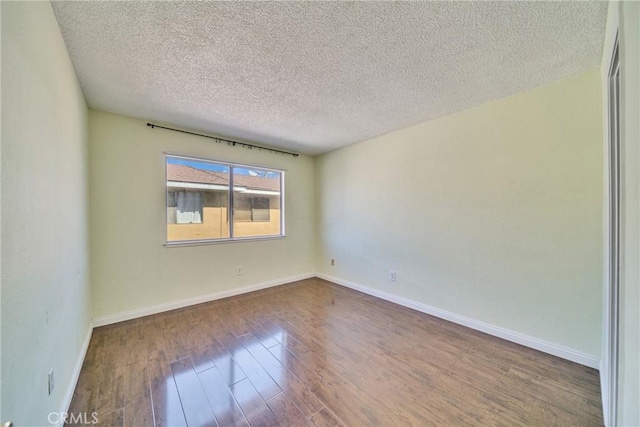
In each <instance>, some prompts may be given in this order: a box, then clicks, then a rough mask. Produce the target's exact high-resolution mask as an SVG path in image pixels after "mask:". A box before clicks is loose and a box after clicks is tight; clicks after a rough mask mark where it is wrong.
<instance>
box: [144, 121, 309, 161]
mask: <svg viewBox="0 0 640 427" xmlns="http://www.w3.org/2000/svg"><path fill="white" fill-rule="evenodd" d="M147 126H149V127H150V128H151V129H153V128H158V129H166V130H172V131H174V132H180V133H187V134H189V135H195V136H201V137H203V138H209V139H213V140H214V141H216V142H217V143H218V144H221V143H223V142H226V143H227V144H228V145H233V146H234V147H235V146H236V145H240V146H241V147H244V148H248V149H250V150H252V149H254V148H257V149H258V150H260V151H262V150H264V151H270V152H272V153H277V154H288V155H290V156H293V157H298V156H299V154H297V153H291V152H289V151H282V150H276V149H275V148H267V147H260V146H259V145H253V144H247V143H246V142H238V141H231V140H229V139H224V138H218V137H215V136H209V135H203V134H201V133H195V132H189V131H186V130H180V129H174V128H168V127H164V126H160V125H156V124H154V123H147Z"/></svg>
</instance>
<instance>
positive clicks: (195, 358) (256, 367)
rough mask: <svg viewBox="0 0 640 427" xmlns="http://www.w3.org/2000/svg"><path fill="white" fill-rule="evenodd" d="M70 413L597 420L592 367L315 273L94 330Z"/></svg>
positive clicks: (175, 419) (226, 420) (222, 419)
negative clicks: (242, 293)
mask: <svg viewBox="0 0 640 427" xmlns="http://www.w3.org/2000/svg"><path fill="white" fill-rule="evenodd" d="M70 412H71V413H73V414H79V413H87V414H89V415H88V416H87V417H85V418H80V419H89V420H92V416H91V414H92V413H93V412H96V416H97V418H98V420H99V424H100V425H106V426H155V427H160V426H171V427H173V426H187V425H188V426H242V427H245V426H278V425H281V426H371V425H378V426H396V425H415V426H431V425H433V426H467V425H478V426H480V425H482V426H484V425H492V426H494V425H495V426H525V425H527V426H529V425H531V426H545V427H546V426H554V425H555V426H602V425H603V419H602V411H601V404H600V386H599V378H598V372H597V371H596V370H594V369H590V368H587V367H584V366H581V365H578V364H575V363H572V362H568V361H566V360H563V359H559V358H557V357H553V356H550V355H547V354H544V353H541V352H538V351H535V350H532V349H529V348H526V347H522V346H519V345H517V344H514V343H511V342H508V341H504V340H501V339H499V338H495V337H492V336H489V335H486V334H483V333H481V332H477V331H474V330H471V329H468V328H465V327H463V326H460V325H456V324H453V323H450V322H446V321H444V320H441V319H437V318H434V317H432V316H428V315H426V314H423V313H419V312H417V311H413V310H410V309H408V308H405V307H401V306H398V305H395V304H392V303H390V302H387V301H383V300H380V299H377V298H374V297H371V296H369V295H365V294H362V293H359V292H356V291H353V290H350V289H346V288H343V287H340V286H338V285H335V284H332V283H329V282H327V281H324V280H321V279H308V280H303V281H300V282H295V283H290V284H287V285H283V286H278V287H275V288H270V289H266V290H262V291H258V292H253V293H250V294H245V295H240V296H236V297H232V298H227V299H223V300H218V301H212V302H209V303H205V304H200V305H196V306H192V307H187V308H183V309H179V310H174V311H171V312H166V313H161V314H157V315H153V316H148V317H144V318H140V319H136V320H132V321H128V322H122V323H118V324H115V325H110V326H105V327H101V328H97V329H96V330H95V331H94V333H93V336H92V338H91V342H90V344H89V348H88V350H87V355H86V358H85V360H84V364H83V366H82V370H81V372H80V377H79V379H78V384H77V386H76V390H75V393H74V396H73V400H72V402H71V407H70ZM76 419H78V418H76Z"/></svg>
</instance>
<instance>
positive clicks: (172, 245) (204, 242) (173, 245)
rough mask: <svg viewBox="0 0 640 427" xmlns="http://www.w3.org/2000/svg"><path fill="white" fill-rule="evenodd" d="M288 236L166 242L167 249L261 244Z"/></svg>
mask: <svg viewBox="0 0 640 427" xmlns="http://www.w3.org/2000/svg"><path fill="white" fill-rule="evenodd" d="M285 237H286V236H283V235H276V236H256V237H234V238H233V239H210V240H205V239H203V240H180V241H176V242H165V244H164V247H165V248H176V247H181V246H203V245H218V244H225V243H238V242H259V241H263V240H280V239H284V238H285Z"/></svg>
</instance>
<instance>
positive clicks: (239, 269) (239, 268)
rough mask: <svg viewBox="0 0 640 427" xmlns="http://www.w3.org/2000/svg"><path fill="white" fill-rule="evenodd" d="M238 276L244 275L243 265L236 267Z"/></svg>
mask: <svg viewBox="0 0 640 427" xmlns="http://www.w3.org/2000/svg"><path fill="white" fill-rule="evenodd" d="M236 276H242V266H241V265H239V266H237V267H236Z"/></svg>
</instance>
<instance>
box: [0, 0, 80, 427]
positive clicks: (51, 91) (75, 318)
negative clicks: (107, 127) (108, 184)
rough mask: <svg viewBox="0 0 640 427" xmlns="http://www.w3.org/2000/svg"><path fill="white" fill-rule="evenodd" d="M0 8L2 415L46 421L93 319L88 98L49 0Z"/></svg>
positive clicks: (23, 422) (58, 403)
mask: <svg viewBox="0 0 640 427" xmlns="http://www.w3.org/2000/svg"><path fill="white" fill-rule="evenodd" d="M1 8H2V195H1V200H2V238H1V240H2V297H1V301H2V302H1V305H2V320H1V323H2V390H1V392H0V394H1V395H2V397H1V400H2V415H1V416H0V419H1V420H2V421H7V420H12V421H13V422H14V425H16V426H44V425H49V423H48V420H47V416H48V413H49V412H51V411H60V410H61V409H62V408H61V407H62V406H63V400H64V396H65V392H67V386H68V385H69V384H70V382H71V379H72V377H73V375H72V372H73V369H74V366H75V365H76V361H77V360H78V358H79V356H80V354H81V349H82V344H83V341H84V339H85V337H86V336H87V333H88V332H89V323H90V319H91V312H90V308H91V307H90V289H89V277H88V276H89V272H88V264H89V261H88V258H89V255H88V253H89V247H88V196H87V191H88V190H87V187H88V184H87V182H88V181H87V178H88V174H87V164H88V158H87V108H86V104H85V101H84V97H83V95H82V92H81V90H80V86H79V84H78V82H77V79H76V76H75V73H74V70H73V68H72V65H71V61H70V59H69V56H68V54H67V49H66V47H65V44H64V42H63V40H62V36H61V34H60V30H59V29H58V24H57V22H56V19H55V17H54V15H53V12H52V10H51V6H50V4H49V3H48V2H15V3H14V2H2V4H1ZM50 368H53V369H54V374H55V389H54V391H53V394H52V395H51V396H49V395H48V394H47V373H48V371H49V369H50ZM69 391H70V392H72V391H73V390H69Z"/></svg>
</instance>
